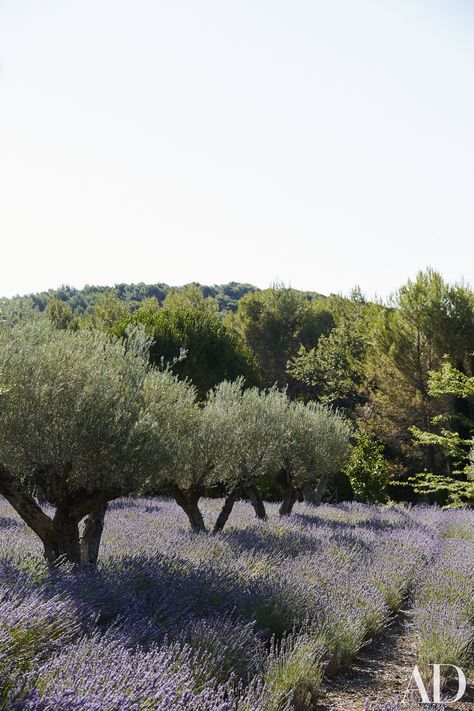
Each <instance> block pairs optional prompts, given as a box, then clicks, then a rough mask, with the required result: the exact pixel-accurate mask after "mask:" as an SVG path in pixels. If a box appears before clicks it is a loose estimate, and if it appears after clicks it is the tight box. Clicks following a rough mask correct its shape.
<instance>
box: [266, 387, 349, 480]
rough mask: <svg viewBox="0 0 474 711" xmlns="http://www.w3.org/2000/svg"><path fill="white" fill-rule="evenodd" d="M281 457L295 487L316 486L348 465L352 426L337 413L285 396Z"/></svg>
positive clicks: (282, 396)
mask: <svg viewBox="0 0 474 711" xmlns="http://www.w3.org/2000/svg"><path fill="white" fill-rule="evenodd" d="M281 399H282V401H283V402H282V403H281V406H280V414H279V417H280V418H281V423H280V427H281V430H282V432H281V439H280V456H281V460H282V468H283V469H284V470H285V472H286V473H287V475H288V476H290V477H291V479H292V481H293V483H294V485H295V486H300V487H301V486H304V485H305V484H309V485H311V486H316V485H317V484H318V483H319V481H320V480H321V478H322V477H323V476H325V477H328V478H330V477H331V476H333V475H334V474H335V473H336V472H338V471H340V470H341V469H342V467H343V466H344V464H345V462H346V459H347V456H348V454H349V451H350V444H349V438H350V435H351V427H350V425H349V423H348V422H347V421H346V420H345V419H344V418H343V417H342V416H340V415H339V414H338V413H337V412H334V411H332V410H330V409H329V408H327V407H325V406H323V405H319V404H316V403H308V404H304V403H302V402H292V401H290V400H288V399H287V398H286V397H285V396H284V394H283V393H282V394H281Z"/></svg>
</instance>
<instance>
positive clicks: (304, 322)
mask: <svg viewBox="0 0 474 711" xmlns="http://www.w3.org/2000/svg"><path fill="white" fill-rule="evenodd" d="M227 322H228V324H229V326H230V327H231V328H232V329H233V330H234V331H235V332H236V333H238V334H239V336H240V337H241V338H242V339H243V340H244V342H245V343H246V344H247V345H248V346H249V348H251V349H252V351H253V353H254V354H255V357H256V359H257V362H258V365H259V367H260V371H261V373H262V376H263V380H264V383H265V385H267V386H268V387H271V386H272V385H275V384H277V385H278V386H280V387H281V386H284V385H285V384H287V382H288V373H287V371H286V367H287V361H288V360H289V358H291V357H292V356H293V355H295V353H296V352H297V351H298V349H299V347H300V346H301V345H303V346H306V347H312V346H314V345H315V344H316V343H317V341H318V339H319V337H320V336H321V335H322V334H324V333H328V332H329V331H330V330H331V328H332V327H333V326H334V320H333V317H332V315H331V313H330V311H329V310H328V309H327V308H326V307H325V301H324V299H322V298H319V299H315V300H314V301H312V300H310V299H308V298H306V295H305V294H304V293H302V292H300V291H296V290H295V289H288V288H285V287H282V286H275V287H273V288H271V289H265V290H264V291H254V292H252V293H250V294H247V295H246V296H244V297H243V298H242V299H241V300H240V301H239V304H238V307H237V312H236V313H235V314H232V315H230V316H229V317H228V321H227Z"/></svg>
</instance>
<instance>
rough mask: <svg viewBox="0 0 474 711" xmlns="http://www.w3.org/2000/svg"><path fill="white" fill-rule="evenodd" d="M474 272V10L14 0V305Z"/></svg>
mask: <svg viewBox="0 0 474 711" xmlns="http://www.w3.org/2000/svg"><path fill="white" fill-rule="evenodd" d="M427 266H431V267H433V268H435V269H437V270H439V271H440V272H441V273H442V274H443V275H444V277H445V278H446V279H447V280H449V281H459V280H461V279H464V280H466V281H467V282H470V283H471V284H472V283H473V282H474V3H472V2H470V0H384V1H383V2H381V1H380V0H358V1H357V2H355V1H354V0H325V1H322V0H291V2H290V0H286V1H282V0H234V2H230V1H229V0H194V2H192V1H190V0H188V1H186V0H133V2H131V1H130V0H129V1H125V0H74V1H73V0H41V2H39V1H38V0H0V295H4V296H11V295H13V294H23V293H29V292H33V291H39V290H44V289H48V288H56V287H58V286H60V285H61V284H69V285H71V286H75V287H78V288H81V287H82V286H84V285H85V284H101V285H104V284H109V285H112V284H114V283H119V282H146V283H154V282H166V283H168V284H174V285H178V284H184V283H188V282H190V281H198V282H201V283H204V284H213V283H225V282H228V281H232V280H233V281H241V282H250V283H253V284H255V285H257V286H260V287H267V286H269V285H270V284H271V283H272V282H275V281H279V282H284V283H286V284H289V285H291V286H293V287H295V288H299V289H306V290H314V291H318V292H320V293H326V294H328V293H347V292H348V291H349V290H350V289H351V288H352V287H353V286H355V285H356V284H357V285H360V287H361V288H362V290H363V291H364V292H365V293H366V294H367V295H368V296H373V295H378V296H381V297H386V296H387V295H388V294H390V293H391V292H393V291H394V290H395V289H396V288H397V287H399V286H400V285H401V284H402V283H404V282H405V281H406V280H407V278H408V277H413V276H415V275H416V273H417V271H419V270H420V269H424V268H426V267H427Z"/></svg>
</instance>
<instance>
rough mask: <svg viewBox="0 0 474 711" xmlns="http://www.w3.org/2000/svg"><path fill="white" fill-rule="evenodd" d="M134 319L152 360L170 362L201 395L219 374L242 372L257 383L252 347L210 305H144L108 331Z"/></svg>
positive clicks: (118, 331) (122, 331)
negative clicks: (143, 336) (227, 325)
mask: <svg viewBox="0 0 474 711" xmlns="http://www.w3.org/2000/svg"><path fill="white" fill-rule="evenodd" d="M136 325H142V326H143V327H144V328H145V330H146V334H147V336H148V338H149V339H150V351H149V353H150V362H151V363H152V364H155V365H160V364H161V363H162V362H165V363H170V364H171V366H170V367H171V368H172V371H173V372H174V373H176V374H177V375H178V377H180V378H182V379H185V378H187V379H189V380H190V381H191V382H192V383H193V385H194V386H195V387H196V389H197V391H198V394H199V396H200V397H201V398H204V397H205V395H206V393H207V392H208V390H210V389H211V388H212V387H214V386H215V385H217V383H219V382H221V381H222V380H233V379H235V378H237V377H238V376H243V377H244V378H245V381H246V383H247V384H248V385H258V384H259V383H260V377H259V372H258V367H257V364H256V362H255V359H254V357H253V355H252V353H251V352H250V350H249V349H248V348H247V347H246V346H245V345H244V344H243V343H242V342H241V340H240V339H239V337H238V336H237V335H236V334H235V333H233V332H232V331H230V330H229V329H228V328H227V327H226V326H225V325H224V324H223V323H222V321H220V320H219V318H218V316H217V314H215V313H214V312H213V311H210V310H208V309H206V308H194V307H193V306H188V305H186V304H184V305H182V304H181V303H179V304H178V305H176V306H173V307H169V308H154V309H153V308H147V307H144V308H141V309H139V310H138V311H136V312H135V313H133V314H130V316H128V317H127V318H126V319H123V320H122V321H120V322H119V323H118V324H116V325H115V326H114V327H112V329H111V332H112V333H113V334H114V335H116V336H120V337H126V334H127V332H128V330H129V328H130V327H131V326H136ZM183 351H185V355H184V357H181V358H180V355H181V356H182V355H183Z"/></svg>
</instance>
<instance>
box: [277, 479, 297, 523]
mask: <svg viewBox="0 0 474 711" xmlns="http://www.w3.org/2000/svg"><path fill="white" fill-rule="evenodd" d="M295 502H296V491H295V489H294V487H293V485H292V484H288V485H287V486H285V487H284V489H283V501H282V503H281V506H280V509H279V513H280V516H289V515H290V514H291V512H292V511H293V506H294V505H295Z"/></svg>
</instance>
